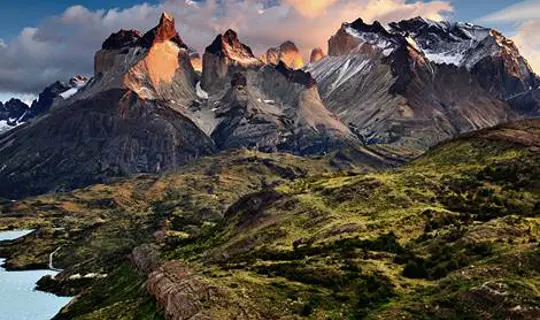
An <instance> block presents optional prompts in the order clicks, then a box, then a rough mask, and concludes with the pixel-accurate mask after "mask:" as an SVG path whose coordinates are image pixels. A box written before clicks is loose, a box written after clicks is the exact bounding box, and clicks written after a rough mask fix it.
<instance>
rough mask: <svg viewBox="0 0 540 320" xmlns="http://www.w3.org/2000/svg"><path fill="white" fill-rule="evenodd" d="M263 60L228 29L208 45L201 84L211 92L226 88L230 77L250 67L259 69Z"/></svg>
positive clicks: (204, 56) (204, 57)
mask: <svg viewBox="0 0 540 320" xmlns="http://www.w3.org/2000/svg"><path fill="white" fill-rule="evenodd" d="M262 65H263V62H262V61H260V60H259V59H257V58H256V57H255V55H254V54H253V51H252V50H251V48H250V47H248V46H247V45H245V44H243V43H241V42H240V40H239V39H238V35H237V34H236V32H234V31H233V30H227V31H226V32H225V33H224V34H220V35H218V36H217V37H216V39H215V40H214V42H212V44H211V45H210V46H208V47H206V50H205V53H204V55H203V72H202V79H201V85H202V88H203V89H204V90H206V91H207V92H209V93H214V92H216V91H219V90H222V89H224V87H225V85H226V84H228V83H229V82H230V77H231V76H232V75H233V74H234V73H236V72H238V71H245V70H248V69H258V68H260V67H261V66H262Z"/></svg>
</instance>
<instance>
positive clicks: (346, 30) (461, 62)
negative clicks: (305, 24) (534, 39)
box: [329, 17, 519, 69]
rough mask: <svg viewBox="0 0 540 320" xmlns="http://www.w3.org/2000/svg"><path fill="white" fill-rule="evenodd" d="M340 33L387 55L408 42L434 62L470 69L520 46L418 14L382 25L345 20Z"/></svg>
mask: <svg viewBox="0 0 540 320" xmlns="http://www.w3.org/2000/svg"><path fill="white" fill-rule="evenodd" d="M340 32H341V34H345V35H348V36H349V37H353V38H354V39H356V42H355V43H356V44H357V45H358V47H360V46H361V45H364V44H368V45H371V46H372V47H374V48H376V49H378V50H380V51H381V52H382V53H383V55H384V56H389V55H391V54H392V53H393V52H394V51H395V50H396V49H397V48H399V47H400V46H402V45H403V44H406V45H407V46H410V47H411V48H414V49H415V50H416V51H418V52H419V53H422V54H423V55H424V56H425V58H426V59H427V60H429V61H431V62H433V63H436V64H451V65H455V66H457V67H465V68H467V69H471V68H473V67H474V66H475V65H476V64H477V63H478V62H479V61H481V60H482V59H484V58H486V57H489V56H497V55H500V54H501V52H502V51H503V50H506V51H507V52H508V51H509V52H512V53H513V54H514V55H518V56H519V53H518V52H517V48H515V46H514V45H513V44H512V43H511V41H509V40H508V39H506V38H505V37H503V36H502V35H501V34H500V33H498V32H496V31H494V30H493V29H489V28H485V27H482V26H478V25H474V24H471V23H465V22H449V21H432V20H429V19H425V18H422V17H417V18H413V19H409V20H403V21H400V22H393V23H390V24H388V25H387V26H383V25H382V24H381V23H379V22H377V21H375V22H374V23H373V24H367V23H365V22H364V21H363V20H362V19H358V20H356V21H354V22H353V23H344V24H343V26H342V29H341V30H340V31H339V32H338V33H337V34H336V36H334V38H338V37H339V35H340ZM331 42H332V40H331ZM345 44H347V45H349V46H350V40H346V39H345V40H342V42H341V43H340V42H339V40H336V39H334V42H333V43H331V44H330V45H337V46H338V47H339V46H345V47H346V46H347V45H345ZM341 49H343V48H341ZM348 49H350V48H345V52H342V51H344V50H332V48H329V52H336V51H338V53H339V54H343V53H345V54H346V53H347V50H348ZM339 54H338V55H339ZM335 55H336V54H335Z"/></svg>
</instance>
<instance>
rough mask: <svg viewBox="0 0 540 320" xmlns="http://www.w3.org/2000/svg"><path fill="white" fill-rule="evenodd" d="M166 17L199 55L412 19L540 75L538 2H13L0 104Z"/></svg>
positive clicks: (75, 69) (1, 53)
mask: <svg viewBox="0 0 540 320" xmlns="http://www.w3.org/2000/svg"><path fill="white" fill-rule="evenodd" d="M163 11H168V12H170V13H172V14H173V15H174V16H175V17H176V22H177V29H178V31H179V33H180V36H181V37H182V38H183V39H184V41H185V42H186V43H187V44H188V45H190V46H192V47H194V48H196V49H197V50H199V51H203V50H204V47H205V46H207V45H208V44H210V42H211V41H212V39H213V38H215V36H216V35H217V34H218V33H220V32H223V31H225V30H226V29H228V28H233V29H235V30H236V31H238V33H239V36H240V38H241V40H242V41H243V42H244V43H246V44H248V45H250V46H251V47H252V48H253V49H254V50H255V52H256V53H259V54H260V53H262V52H263V51H264V50H265V49H266V48H268V47H271V46H275V45H278V44H279V43H281V42H283V41H285V40H292V41H294V42H295V43H296V44H297V45H298V46H299V47H300V48H301V50H304V51H306V52H308V51H309V50H310V49H311V48H313V47H316V46H321V47H323V48H325V47H326V41H327V40H328V38H329V37H330V36H331V35H332V34H333V33H335V32H336V30H337V29H338V28H339V26H340V25H341V23H342V22H345V21H352V20H355V19H356V18H358V17H362V18H363V19H364V20H366V21H369V22H371V21H373V20H379V21H381V22H383V23H384V22H390V21H396V20H401V19H407V18H412V17H415V16H418V15H421V16H424V17H427V18H430V19H434V20H442V19H449V20H458V21H468V22H473V23H477V24H480V25H484V26H487V27H492V28H495V29H497V30H500V31H502V32H503V33H504V34H505V35H506V36H507V37H509V38H511V39H513V40H514V41H515V42H516V44H517V45H518V47H519V48H520V50H521V52H522V54H523V55H524V56H525V57H526V58H527V59H528V60H529V62H530V63H531V65H532V66H533V68H534V69H535V70H538V72H540V32H538V30H540V0H523V1H522V0H489V1H487V0H192V1H187V0H146V1H144V0H116V1H114V0H112V1H111V0H55V1H43V0H17V1H9V2H8V1H1V3H0V101H5V100H7V99H9V98H10V97H12V96H15V97H19V98H22V99H23V100H25V101H30V100H31V99H33V98H34V97H35V96H36V95H37V94H38V93H39V92H40V91H41V90H42V89H43V88H45V87H46V86H47V85H49V84H50V83H52V82H54V81H56V80H61V81H66V80H68V79H69V78H70V77H72V76H74V75H76V74H84V75H88V76H91V75H92V73H93V56H94V53H95V52H96V51H97V50H98V49H99V48H100V46H101V44H102V42H103V41H104V40H105V39H106V38H107V36H108V35H110V33H112V32H115V31H118V30H119V29H122V28H123V29H138V30H141V31H143V32H144V31H146V30H148V29H150V28H152V27H153V26H154V25H155V24H156V23H157V21H158V19H159V15H160V14H161V12H163Z"/></svg>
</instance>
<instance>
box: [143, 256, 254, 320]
mask: <svg viewBox="0 0 540 320" xmlns="http://www.w3.org/2000/svg"><path fill="white" fill-rule="evenodd" d="M146 287H147V290H148V292H149V293H150V294H151V295H152V296H154V297H155V298H156V300H157V301H158V303H159V304H160V305H161V306H163V308H164V310H165V316H166V318H167V319H174V320H188V319H263V317H261V316H260V315H259V314H258V313H257V312H256V311H254V310H247V309H245V307H243V306H241V305H239V304H238V303H237V302H236V301H237V300H235V299H233V298H232V297H231V293H230V292H228V290H227V289H226V288H223V287H219V286H217V285H215V284H213V283H211V282H209V281H208V280H207V279H205V278H203V277H201V276H199V275H197V273H196V272H195V271H194V270H192V269H190V268H188V267H187V266H185V265H183V264H182V263H180V262H167V263H165V264H164V265H163V266H161V267H160V268H158V269H157V270H156V271H154V272H152V273H151V274H150V276H149V277H148V281H147V284H146Z"/></svg>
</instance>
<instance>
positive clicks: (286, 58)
mask: <svg viewBox="0 0 540 320" xmlns="http://www.w3.org/2000/svg"><path fill="white" fill-rule="evenodd" d="M261 60H262V61H263V62H264V63H266V64H273V65H277V64H278V63H279V62H280V61H282V62H283V63H284V64H285V65H286V66H287V67H289V68H292V69H301V68H303V67H304V59H303V58H302V55H301V54H300V50H299V49H298V47H296V45H295V44H294V43H293V42H292V41H285V42H284V43H282V44H281V45H280V46H279V47H274V48H270V49H268V50H267V51H266V53H265V54H264V55H263V56H262V57H261Z"/></svg>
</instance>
